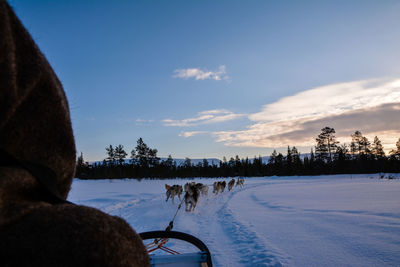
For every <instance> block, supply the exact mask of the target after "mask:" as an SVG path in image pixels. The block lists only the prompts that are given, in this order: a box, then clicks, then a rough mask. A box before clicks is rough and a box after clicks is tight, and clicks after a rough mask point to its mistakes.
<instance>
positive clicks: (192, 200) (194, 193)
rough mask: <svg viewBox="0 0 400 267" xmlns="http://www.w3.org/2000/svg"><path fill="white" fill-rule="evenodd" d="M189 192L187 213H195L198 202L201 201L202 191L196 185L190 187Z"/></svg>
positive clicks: (186, 201)
mask: <svg viewBox="0 0 400 267" xmlns="http://www.w3.org/2000/svg"><path fill="white" fill-rule="evenodd" d="M187 189H188V190H187V191H186V193H185V205H186V208H185V210H186V211H193V210H194V208H195V207H196V204H197V201H198V200H199V196H200V191H199V190H198V188H197V187H196V185H188V187H187Z"/></svg>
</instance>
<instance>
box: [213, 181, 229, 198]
mask: <svg viewBox="0 0 400 267" xmlns="http://www.w3.org/2000/svg"><path fill="white" fill-rule="evenodd" d="M225 187H226V182H225V181H223V182H214V184H213V193H215V194H216V195H218V193H219V192H220V191H221V193H223V192H224V190H225Z"/></svg>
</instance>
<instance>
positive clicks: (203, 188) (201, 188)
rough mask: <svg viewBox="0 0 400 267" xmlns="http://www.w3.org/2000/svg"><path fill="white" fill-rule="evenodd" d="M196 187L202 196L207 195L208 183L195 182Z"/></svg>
mask: <svg viewBox="0 0 400 267" xmlns="http://www.w3.org/2000/svg"><path fill="white" fill-rule="evenodd" d="M195 186H196V188H197V190H198V191H199V192H201V195H202V196H207V195H208V189H209V188H208V185H205V184H202V183H197V184H196V185H195Z"/></svg>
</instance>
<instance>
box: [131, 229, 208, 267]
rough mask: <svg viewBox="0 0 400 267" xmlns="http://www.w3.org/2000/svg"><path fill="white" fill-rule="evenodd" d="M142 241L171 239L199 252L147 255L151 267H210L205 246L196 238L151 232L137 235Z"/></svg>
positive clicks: (174, 232)
mask: <svg viewBox="0 0 400 267" xmlns="http://www.w3.org/2000/svg"><path fill="white" fill-rule="evenodd" d="M139 235H140V237H141V238H142V240H146V239H163V238H164V239H165V238H173V239H178V240H183V241H186V242H188V243H190V244H192V245H194V246H195V247H197V248H198V249H199V250H200V251H199V252H194V253H182V254H175V255H149V256H150V264H151V266H202V267H204V266H208V267H212V261H211V254H210V251H209V250H208V248H207V246H206V245H205V244H204V243H203V242H202V241H201V240H200V239H198V238H196V237H194V236H192V235H189V234H186V233H182V232H176V231H151V232H144V233H140V234H139Z"/></svg>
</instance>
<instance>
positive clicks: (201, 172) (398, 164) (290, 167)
mask: <svg viewBox="0 0 400 267" xmlns="http://www.w3.org/2000/svg"><path fill="white" fill-rule="evenodd" d="M351 139H352V141H351V143H350V144H340V143H339V141H338V140H337V139H336V137H335V130H334V129H333V128H330V127H325V128H323V129H322V130H321V133H320V134H319V135H318V136H317V137H316V139H315V141H316V145H315V148H314V149H311V151H310V153H307V154H305V155H301V154H300V153H299V152H298V150H297V148H296V147H294V146H293V147H290V146H288V148H287V151H286V154H285V155H283V154H282V153H277V152H276V151H275V150H274V152H273V153H272V154H271V155H270V157H269V159H268V162H263V161H262V158H261V156H259V157H254V158H252V159H249V158H245V159H240V158H239V157H238V156H236V157H235V158H230V159H229V160H226V158H225V157H224V159H223V160H222V161H220V162H219V164H218V165H215V164H209V162H208V161H207V160H206V159H204V160H203V161H202V162H199V163H198V164H192V163H191V160H190V159H189V158H186V159H185V160H184V162H183V164H179V165H177V164H176V162H175V161H174V160H173V158H172V156H171V155H169V157H168V158H167V159H165V160H160V158H159V157H157V152H158V151H157V149H152V148H150V147H148V146H147V145H146V144H145V143H144V141H143V139H142V138H139V139H138V140H137V144H136V147H135V148H134V149H132V151H131V152H130V157H129V161H127V160H126V159H127V156H128V153H127V152H126V151H125V149H124V146H123V145H118V146H115V147H113V146H112V145H110V146H109V147H106V156H107V157H106V158H105V159H104V160H103V162H97V163H92V164H89V163H87V162H85V161H84V158H83V154H82V153H81V154H80V156H79V157H78V159H77V166H76V175H75V177H77V178H80V179H104V178H107V179H117V178H138V179H141V178H174V177H176V178H186V177H233V176H248V177H250V176H272V175H278V176H287V175H322V174H355V173H398V172H400V138H399V140H398V141H397V142H396V148H395V149H393V150H391V151H390V152H389V155H386V154H385V152H384V150H383V146H382V143H381V141H380V140H379V138H378V137H377V136H375V138H374V140H373V141H372V142H371V141H369V140H368V139H367V138H366V137H365V136H363V135H362V133H361V132H360V131H355V133H354V134H352V135H351ZM127 162H129V163H127Z"/></svg>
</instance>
